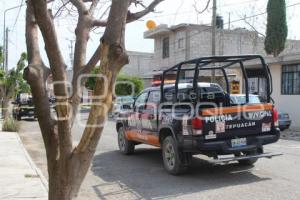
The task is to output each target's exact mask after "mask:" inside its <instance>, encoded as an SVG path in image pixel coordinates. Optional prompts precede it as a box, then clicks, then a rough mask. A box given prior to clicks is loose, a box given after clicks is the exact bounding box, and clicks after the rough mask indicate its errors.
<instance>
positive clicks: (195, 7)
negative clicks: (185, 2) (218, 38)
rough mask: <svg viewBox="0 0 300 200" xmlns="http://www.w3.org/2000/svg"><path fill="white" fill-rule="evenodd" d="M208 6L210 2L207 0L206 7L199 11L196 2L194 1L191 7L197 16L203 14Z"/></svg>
mask: <svg viewBox="0 0 300 200" xmlns="http://www.w3.org/2000/svg"><path fill="white" fill-rule="evenodd" d="M209 4H210V0H208V1H207V2H206V6H205V7H204V8H203V9H202V10H199V9H198V8H197V2H196V0H194V4H193V7H194V9H195V11H196V12H197V14H198V15H200V14H202V13H204V12H205V11H206V10H207V9H208V6H209Z"/></svg>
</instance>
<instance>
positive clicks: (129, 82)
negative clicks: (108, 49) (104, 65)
mask: <svg viewBox="0 0 300 200" xmlns="http://www.w3.org/2000/svg"><path fill="white" fill-rule="evenodd" d="M99 72H100V68H99V67H95V68H94V69H93V71H92V73H91V74H92V75H95V74H98V73H99ZM95 83H96V78H95V77H93V76H91V77H89V78H88V79H87V81H86V84H85V87H86V88H87V89H89V90H93V89H94V86H95ZM133 89H134V91H132V90H133ZM143 89H144V83H143V81H142V79H140V78H139V77H134V76H125V75H119V76H118V77H117V81H116V88H115V92H116V95H117V96H128V95H132V93H134V95H137V94H139V93H140V92H141V91H142V90H143Z"/></svg>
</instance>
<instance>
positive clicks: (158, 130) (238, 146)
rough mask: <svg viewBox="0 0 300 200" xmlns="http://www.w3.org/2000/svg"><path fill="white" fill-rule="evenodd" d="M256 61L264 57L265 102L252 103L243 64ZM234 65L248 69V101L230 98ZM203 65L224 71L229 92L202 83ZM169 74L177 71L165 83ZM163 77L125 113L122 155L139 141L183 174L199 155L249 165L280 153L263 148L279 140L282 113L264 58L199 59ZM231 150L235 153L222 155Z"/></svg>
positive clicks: (167, 166) (120, 131)
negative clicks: (157, 150)
mask: <svg viewBox="0 0 300 200" xmlns="http://www.w3.org/2000/svg"><path fill="white" fill-rule="evenodd" d="M254 59H258V60H259V61H261V66H262V70H261V74H260V75H259V76H260V77H264V78H265V86H266V87H265V91H264V93H265V94H262V96H263V99H265V102H263V101H262V102H259V103H256V102H254V103H253V102H251V101H249V96H250V95H251V94H249V89H248V77H253V75H252V76H251V75H248V74H247V70H246V69H245V68H246V67H244V62H246V61H248V60H251V61H252V60H254ZM216 63H217V64H216ZM187 64H188V65H187ZM232 65H237V66H240V68H241V70H242V71H243V75H244V76H243V78H244V84H245V89H244V90H245V95H246V101H245V103H244V104H234V103H233V102H232V101H231V100H230V86H229V84H230V83H229V79H228V77H227V74H226V68H227V67H229V66H232ZM204 69H205V70H208V69H209V70H216V71H217V70H220V71H221V72H223V76H224V79H225V85H224V87H225V88H226V91H225V90H224V89H222V87H221V86H220V84H217V83H210V82H201V78H203V75H201V73H202V70H204ZM191 72H192V73H191ZM168 73H171V74H173V75H172V77H174V73H175V75H176V80H174V83H173V84H164V82H165V79H166V78H167V77H168ZM183 74H184V75H183ZM262 75H263V76H262ZM187 76H189V77H192V79H187V78H186V77H187ZM182 77H185V78H182ZM161 80H162V81H161V85H160V86H159V87H151V88H148V89H145V90H144V91H142V92H141V93H140V94H139V95H138V96H137V98H136V100H135V102H134V105H133V110H131V111H128V112H126V113H122V114H120V116H119V118H118V120H117V122H116V129H117V132H118V144H119V149H120V151H121V152H122V153H124V154H132V153H133V152H134V148H135V145H138V144H149V145H153V146H157V147H160V148H161V149H162V157H163V164H164V168H165V169H166V171H168V172H169V173H171V174H174V175H176V174H180V173H182V172H184V171H185V170H186V169H187V168H188V166H189V165H190V164H191V159H192V155H195V154H203V155H207V156H208V157H212V158H213V161H214V162H217V163H218V162H225V163H227V162H230V161H238V162H239V163H240V164H244V165H253V164H254V163H255V162H256V161H257V159H258V158H262V157H267V158H271V157H272V156H276V155H280V154H278V153H266V152H264V150H263V146H264V145H266V144H270V143H274V142H276V141H277V140H278V139H279V137H280V131H279V129H278V112H277V110H276V109H275V108H274V105H273V104H272V103H271V98H270V95H271V91H272V89H271V88H272V81H271V80H272V78H271V76H270V71H269V69H268V66H267V65H266V64H265V63H264V60H263V58H262V57H260V56H258V55H247V56H218V57H205V58H199V59H195V60H191V61H186V62H183V63H180V64H178V65H176V66H174V67H172V68H170V69H168V70H166V71H164V72H163V74H162V79H161ZM186 80H188V81H186ZM190 80H192V81H190ZM168 82H170V81H168ZM229 154H231V155H232V157H228V156H227V157H223V155H229Z"/></svg>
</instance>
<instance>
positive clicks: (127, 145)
mask: <svg viewBox="0 0 300 200" xmlns="http://www.w3.org/2000/svg"><path fill="white" fill-rule="evenodd" d="M118 145H119V149H120V151H121V152H122V153H123V154H126V155H129V154H132V153H133V152H134V142H132V141H129V140H127V138H126V136H125V130H124V127H120V128H119V129H118Z"/></svg>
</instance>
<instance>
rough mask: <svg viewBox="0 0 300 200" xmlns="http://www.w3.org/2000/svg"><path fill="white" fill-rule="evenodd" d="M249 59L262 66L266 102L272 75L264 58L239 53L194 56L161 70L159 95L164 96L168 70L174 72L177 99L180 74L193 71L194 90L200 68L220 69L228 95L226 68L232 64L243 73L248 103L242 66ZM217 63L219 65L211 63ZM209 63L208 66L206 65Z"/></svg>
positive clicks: (244, 72)
mask: <svg viewBox="0 0 300 200" xmlns="http://www.w3.org/2000/svg"><path fill="white" fill-rule="evenodd" d="M251 60H259V61H260V63H261V67H262V74H260V77H263V78H265V79H266V87H267V91H266V92H267V94H266V97H267V102H270V101H271V94H272V90H273V88H272V76H271V73H270V69H269V67H268V65H267V64H266V62H265V60H264V58H263V57H262V56H261V55H239V56H211V57H201V58H196V59H192V60H187V61H183V62H181V63H179V64H177V65H175V66H173V67H171V68H169V69H166V70H164V71H163V74H162V78H161V96H162V97H164V81H165V78H166V74H167V73H168V72H176V73H177V74H176V82H175V96H176V100H177V93H178V82H179V80H180V74H181V72H184V71H195V73H194V79H193V89H194V90H195V91H198V90H197V87H198V84H197V82H198V77H199V72H200V71H201V70H221V71H222V74H223V76H224V78H225V81H226V90H227V93H228V95H230V87H229V80H228V75H227V73H226V70H225V69H226V68H228V67H230V66H233V65H239V66H240V69H241V72H242V74H243V80H244V84H245V94H246V103H249V86H248V75H247V72H246V69H245V66H244V62H245V61H251ZM216 63H218V64H219V65H214V66H211V65H213V64H216ZM185 65H194V66H193V67H190V66H185ZM208 65H210V66H208ZM198 97H199V94H198V92H197V99H198ZM161 100H162V101H164V98H161Z"/></svg>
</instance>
